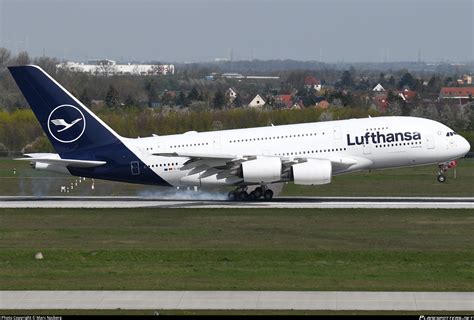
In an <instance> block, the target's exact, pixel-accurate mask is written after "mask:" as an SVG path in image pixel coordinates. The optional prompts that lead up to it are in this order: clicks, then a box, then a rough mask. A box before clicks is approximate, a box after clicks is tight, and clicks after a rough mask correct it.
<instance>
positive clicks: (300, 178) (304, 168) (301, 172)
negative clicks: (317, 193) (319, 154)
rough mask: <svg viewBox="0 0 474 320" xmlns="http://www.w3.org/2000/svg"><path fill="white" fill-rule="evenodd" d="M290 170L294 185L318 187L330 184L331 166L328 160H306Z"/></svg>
mask: <svg viewBox="0 0 474 320" xmlns="http://www.w3.org/2000/svg"><path fill="white" fill-rule="evenodd" d="M291 168H292V171H293V180H294V182H295V184H302V185H319V184H327V183H330V182H331V174H332V165H331V161H329V160H317V159H308V160H307V161H306V162H302V163H297V164H294V165H292V166H291Z"/></svg>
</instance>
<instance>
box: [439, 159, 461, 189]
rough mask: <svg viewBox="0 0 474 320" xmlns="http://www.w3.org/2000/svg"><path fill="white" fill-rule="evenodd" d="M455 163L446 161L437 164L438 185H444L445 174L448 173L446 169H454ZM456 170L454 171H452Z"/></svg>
mask: <svg viewBox="0 0 474 320" xmlns="http://www.w3.org/2000/svg"><path fill="white" fill-rule="evenodd" d="M457 164H458V163H457V161H456V160H453V161H447V162H442V163H440V164H438V168H439V171H438V177H437V179H438V182H439V183H444V182H446V179H447V178H446V172H447V171H448V169H451V168H456V166H457ZM454 170H456V169H454Z"/></svg>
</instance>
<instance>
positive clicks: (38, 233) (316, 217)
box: [0, 209, 474, 291]
mask: <svg viewBox="0 0 474 320" xmlns="http://www.w3.org/2000/svg"><path fill="white" fill-rule="evenodd" d="M473 229H474V212H473V210H402V209H398V210H375V209H372V210H349V209H340V210H339V209H332V210H322V209H293V210H285V209H271V210H270V209H268V210H267V209H257V210H251V209H133V210H128V209H120V210H117V209H110V210H109V209H102V210H87V209H83V210H76V209H33V210H31V209H29V210H23V209H2V210H0V257H1V259H0V290H26V289H28V290H54V289H61V290H86V289H88V290H102V289H108V290H109V289H110V290H383V291H404V290H408V291H473V290H474V233H473V232H472V230H473ZM38 251H41V252H42V253H43V254H44V259H43V260H34V258H33V257H34V254H35V252H38Z"/></svg>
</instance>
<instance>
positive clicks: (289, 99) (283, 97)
mask: <svg viewBox="0 0 474 320" xmlns="http://www.w3.org/2000/svg"><path fill="white" fill-rule="evenodd" d="M275 102H276V103H277V105H280V106H282V107H285V108H291V107H292V106H293V96H292V95H291V94H280V95H277V96H276V97H275Z"/></svg>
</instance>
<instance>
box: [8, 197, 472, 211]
mask: <svg viewBox="0 0 474 320" xmlns="http://www.w3.org/2000/svg"><path fill="white" fill-rule="evenodd" d="M0 208H216V209H220V208H285V209H291V208H324V209H333V208H361V209H370V208H372V209H474V198H470V197H469V198H467V197H458V198H451V197H450V198H443V197H379V198H378V197H281V198H275V199H274V200H273V201H270V202H264V201H248V202H238V201H222V200H220V201H211V200H179V199H178V200H172V199H154V198H146V197H0Z"/></svg>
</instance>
